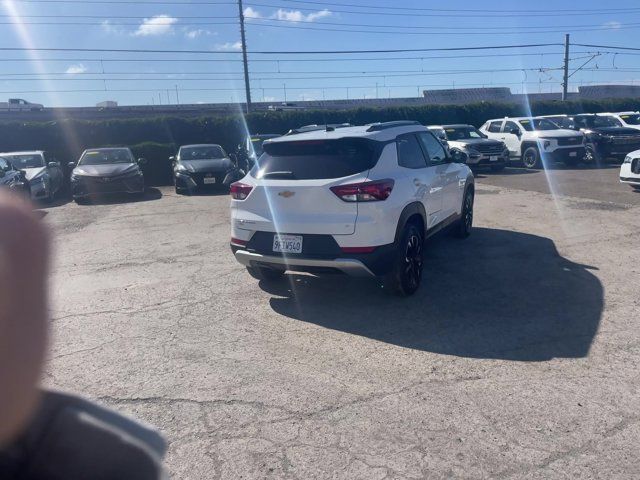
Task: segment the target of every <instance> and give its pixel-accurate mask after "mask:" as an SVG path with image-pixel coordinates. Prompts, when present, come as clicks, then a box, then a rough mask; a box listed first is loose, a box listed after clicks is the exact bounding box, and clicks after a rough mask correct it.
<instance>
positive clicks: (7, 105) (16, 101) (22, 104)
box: [0, 98, 44, 112]
mask: <svg viewBox="0 0 640 480" xmlns="http://www.w3.org/2000/svg"><path fill="white" fill-rule="evenodd" d="M3 110H4V111H10V112H39V111H41V110H44V106H43V105H42V104H41V103H31V102H27V101H26V100H23V99H21V98H10V99H9V101H8V102H0V111H3Z"/></svg>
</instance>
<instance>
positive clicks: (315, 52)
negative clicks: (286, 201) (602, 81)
mask: <svg viewBox="0 0 640 480" xmlns="http://www.w3.org/2000/svg"><path fill="white" fill-rule="evenodd" d="M561 45H563V44H562V43H533V44H524V45H492V46H479V47H444V48H397V49H389V50H382V49H380V50H297V51H295V50H273V51H257V50H254V51H250V52H247V53H249V54H252V55H318V54H324V55H337V54H359V53H408V52H454V51H478V50H504V49H512V48H538V47H557V46H561ZM582 46H585V45H582ZM614 48H616V47H614ZM638 50H640V49H638ZM0 51H5V52H11V51H14V52H25V51H36V52H108V53H179V54H184V53H192V54H206V55H214V54H218V55H220V54H223V55H229V54H239V53H241V52H239V51H234V52H228V51H220V50H145V49H137V48H125V49H109V48H54V47H47V48H41V47H38V48H26V47H0Z"/></svg>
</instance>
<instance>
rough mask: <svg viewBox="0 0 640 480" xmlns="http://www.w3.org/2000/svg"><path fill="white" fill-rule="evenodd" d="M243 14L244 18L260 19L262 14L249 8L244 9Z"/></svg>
mask: <svg viewBox="0 0 640 480" xmlns="http://www.w3.org/2000/svg"><path fill="white" fill-rule="evenodd" d="M243 13H244V17H245V18H262V14H261V13H260V12H259V11H257V10H254V9H253V8H251V7H247V8H245V9H244V12H243Z"/></svg>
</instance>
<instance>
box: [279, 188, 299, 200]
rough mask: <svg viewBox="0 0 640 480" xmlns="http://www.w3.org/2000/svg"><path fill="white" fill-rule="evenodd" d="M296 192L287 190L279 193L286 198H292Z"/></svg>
mask: <svg viewBox="0 0 640 480" xmlns="http://www.w3.org/2000/svg"><path fill="white" fill-rule="evenodd" d="M295 194H296V192H290V191H288V190H285V191H284V192H280V193H279V194H278V195H279V196H281V197H284V198H291V197H293V196H294V195H295Z"/></svg>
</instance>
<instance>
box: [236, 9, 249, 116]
mask: <svg viewBox="0 0 640 480" xmlns="http://www.w3.org/2000/svg"><path fill="white" fill-rule="evenodd" d="M238 12H239V15H240V39H241V40H242V63H243V65H244V88H245V95H246V100H247V113H249V112H250V111H251V86H250V84H249V64H248V62H247V39H246V37H245V34H244V9H243V8H242V0H238Z"/></svg>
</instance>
